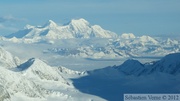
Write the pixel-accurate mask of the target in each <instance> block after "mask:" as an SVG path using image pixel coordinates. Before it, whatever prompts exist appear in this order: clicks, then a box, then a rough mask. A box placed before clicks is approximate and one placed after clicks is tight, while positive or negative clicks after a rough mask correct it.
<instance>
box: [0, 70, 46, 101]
mask: <svg viewBox="0 0 180 101" xmlns="http://www.w3.org/2000/svg"><path fill="white" fill-rule="evenodd" d="M0 71H1V73H0V89H1V90H0V95H1V96H0V99H5V98H10V96H9V94H12V95H13V94H15V93H17V92H19V93H23V94H25V95H27V96H29V97H42V96H43V93H45V92H44V91H43V90H42V88H41V87H40V86H39V85H36V84H35V83H34V82H32V81H30V80H28V79H27V78H26V77H24V76H22V75H21V74H19V73H17V72H14V71H11V70H9V69H6V68H3V67H0ZM1 97H3V98H1ZM1 101H3V100H1Z"/></svg>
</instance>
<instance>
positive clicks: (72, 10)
mask: <svg viewBox="0 0 180 101" xmlns="http://www.w3.org/2000/svg"><path fill="white" fill-rule="evenodd" d="M179 5H180V0H4V1H0V35H2V36H3V35H8V34H11V33H13V32H16V31H18V30H20V29H23V28H24V26H25V25H27V24H30V25H34V26H37V25H43V24H45V23H46V22H47V21H48V20H53V21H55V22H56V23H58V24H59V25H61V24H64V23H67V22H69V21H70V20H71V19H78V18H84V19H86V20H87V21H88V22H90V24H91V25H95V24H97V25H100V26H101V27H102V28H104V29H106V30H110V31H113V32H115V33H117V34H122V33H134V34H135V35H137V36H140V35H150V36H180V6H179Z"/></svg>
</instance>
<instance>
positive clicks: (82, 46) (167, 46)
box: [0, 18, 180, 59]
mask: <svg viewBox="0 0 180 101" xmlns="http://www.w3.org/2000/svg"><path fill="white" fill-rule="evenodd" d="M68 39H71V40H68ZM0 40H4V41H10V42H13V43H25V44H33V43H36V44H37V43H38V44H41V43H45V44H53V46H54V47H53V48H48V47H47V49H45V50H44V51H43V52H44V53H49V54H50V53H55V54H58V55H60V56H73V57H83V58H96V59H97V58H103V59H105V58H128V57H138V58H139V57H152V56H156V57H162V56H164V55H166V54H169V53H176V52H180V41H179V40H173V39H170V38H168V39H163V38H159V37H150V36H146V35H143V36H135V35H134V34H133V33H123V34H121V35H118V34H116V33H114V32H111V31H108V30H105V29H103V28H101V27H100V26H98V25H93V26H92V25H91V24H90V23H89V22H88V21H86V20H85V19H83V18H81V19H73V20H71V21H70V22H68V23H66V24H64V25H58V24H56V23H55V22H53V21H52V20H49V21H48V22H47V23H46V24H45V25H42V26H31V25H27V26H26V27H25V28H24V29H22V30H20V31H18V32H15V33H13V34H10V35H8V36H6V37H1V38H0ZM59 43H61V46H60V45H58V44H59ZM67 44H68V45H67Z"/></svg>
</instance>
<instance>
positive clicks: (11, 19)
mask: <svg viewBox="0 0 180 101" xmlns="http://www.w3.org/2000/svg"><path fill="white" fill-rule="evenodd" d="M16 21H26V19H24V18H15V17H13V16H11V15H8V16H0V23H5V22H16Z"/></svg>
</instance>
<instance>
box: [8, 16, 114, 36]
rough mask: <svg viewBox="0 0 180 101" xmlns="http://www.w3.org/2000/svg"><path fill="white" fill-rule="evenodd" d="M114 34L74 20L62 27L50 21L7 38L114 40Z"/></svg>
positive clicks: (83, 21)
mask: <svg viewBox="0 0 180 101" xmlns="http://www.w3.org/2000/svg"><path fill="white" fill-rule="evenodd" d="M116 36H117V35H116V34H115V33H114V32H111V31H108V30H104V29H103V28H101V27H100V26H99V25H93V26H91V25H90V23H89V22H88V21H86V20H85V19H83V18H81V19H73V20H71V21H70V22H69V23H67V24H64V25H62V26H60V25H58V24H56V23H55V22H54V21H52V20H49V21H48V22H47V23H46V24H45V25H43V26H31V25H27V26H26V27H25V28H24V29H23V30H20V31H18V32H15V33H13V34H10V35H8V36H6V37H7V38H13V37H16V38H28V39H38V38H45V39H69V38H95V37H97V38H114V37H116Z"/></svg>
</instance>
